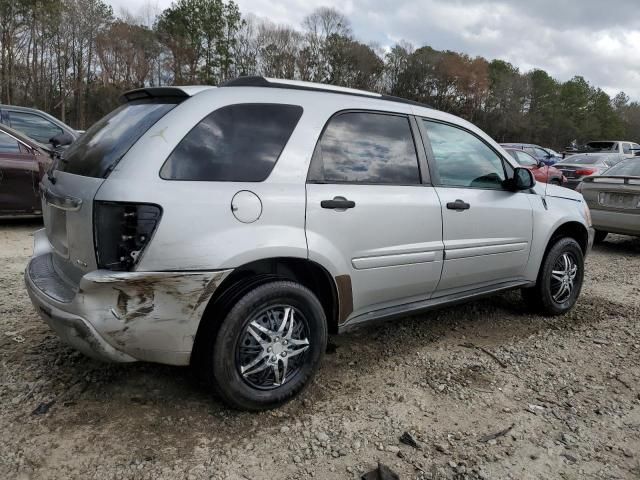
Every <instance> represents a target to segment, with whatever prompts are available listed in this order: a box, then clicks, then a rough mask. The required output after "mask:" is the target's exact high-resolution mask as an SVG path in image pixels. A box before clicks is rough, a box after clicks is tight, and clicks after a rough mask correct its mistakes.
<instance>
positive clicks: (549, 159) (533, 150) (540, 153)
mask: <svg viewBox="0 0 640 480" xmlns="http://www.w3.org/2000/svg"><path fill="white" fill-rule="evenodd" d="M500 145H502V146H503V147H504V148H517V149H518V150H523V151H525V152H527V153H528V154H529V155H531V156H532V157H533V158H535V159H536V160H539V161H541V162H543V163H544V164H545V165H553V164H555V163H556V162H557V161H559V160H561V159H562V157H561V156H559V155H558V156H556V155H557V154H555V155H554V153H555V152H554V153H551V152H550V151H548V150H546V149H544V148H542V147H541V146H540V145H534V144H531V143H501V144H500Z"/></svg>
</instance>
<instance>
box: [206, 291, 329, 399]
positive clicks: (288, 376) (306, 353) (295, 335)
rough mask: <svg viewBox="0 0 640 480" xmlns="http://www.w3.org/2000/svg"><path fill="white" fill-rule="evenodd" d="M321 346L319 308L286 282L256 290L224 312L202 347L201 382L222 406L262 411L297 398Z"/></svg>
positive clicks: (323, 327)
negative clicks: (211, 389)
mask: <svg viewBox="0 0 640 480" xmlns="http://www.w3.org/2000/svg"><path fill="white" fill-rule="evenodd" d="M326 343H327V322H326V318H325V314H324V310H323V308H322V305H321V304H320V302H319V301H318V299H317V298H316V296H315V295H314V294H313V293H312V292H311V291H310V290H309V289H307V288H305V287H303V286H302V285H300V284H297V283H295V282H290V281H275V282H271V283H267V284H265V285H261V286H259V287H257V288H255V289H254V290H251V291H250V292H248V293H247V294H246V295H244V296H243V297H242V298H241V299H240V300H239V301H238V302H237V303H236V304H235V305H234V306H233V307H232V308H231V310H230V311H229V314H228V315H227V316H226V318H225V319H224V320H223V322H222V325H221V326H220V329H219V330H218V332H217V335H216V336H215V338H211V339H208V340H207V341H206V345H205V346H204V348H205V352H204V356H205V361H204V362H203V368H205V369H206V372H205V373H206V377H207V379H208V380H209V381H210V382H211V384H212V385H213V386H214V387H215V389H216V390H217V391H218V393H219V394H220V396H221V397H222V399H223V400H224V401H225V403H227V404H228V405H230V406H232V407H234V408H238V409H242V410H265V409H269V408H274V407H277V406H280V405H282V404H283V403H285V402H287V401H289V400H291V399H292V398H293V397H294V396H296V395H297V394H298V393H300V392H301V391H302V390H303V389H304V387H305V386H306V385H307V384H308V382H309V380H310V379H311V378H312V377H313V375H314V374H315V373H316V371H317V369H318V367H319V365H320V360H321V359H322V355H323V353H324V351H325V349H326Z"/></svg>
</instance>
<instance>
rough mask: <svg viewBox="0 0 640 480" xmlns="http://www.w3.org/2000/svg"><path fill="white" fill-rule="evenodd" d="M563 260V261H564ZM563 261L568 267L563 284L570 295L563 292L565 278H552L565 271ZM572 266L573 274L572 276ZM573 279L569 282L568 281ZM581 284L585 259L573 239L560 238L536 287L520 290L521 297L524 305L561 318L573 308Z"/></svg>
mask: <svg viewBox="0 0 640 480" xmlns="http://www.w3.org/2000/svg"><path fill="white" fill-rule="evenodd" d="M565 256H566V257H565ZM565 258H567V259H568V261H569V263H570V267H569V269H567V272H568V273H567V276H568V277H569V278H568V279H566V280H565V281H566V282H570V283H571V288H570V290H569V292H567V291H566V288H565V290H564V291H562V292H561V290H562V281H561V280H560V279H559V277H560V278H564V277H565V276H564V274H553V272H554V271H556V272H563V271H564V270H565V260H564V259H565ZM573 266H575V273H574V274H572V273H571V271H573ZM571 277H572V278H571ZM583 280H584V256H583V253H582V249H581V248H580V245H578V242H576V241H575V240H574V239H573V238H568V237H564V238H559V239H557V240H556V241H555V243H554V244H553V245H552V246H551V248H550V249H549V251H548V252H547V254H546V255H545V257H544V260H543V261H542V265H541V266H540V272H539V273H538V280H537V282H536V285H535V287H532V288H527V289H523V290H522V297H523V299H524V300H525V302H526V303H527V304H528V305H529V306H531V307H533V308H534V309H535V310H538V311H540V312H541V313H543V314H546V315H552V316H554V315H562V314H563V313H566V312H568V311H569V310H571V309H572V308H573V306H574V305H575V303H576V301H577V299H578V296H579V295H580V290H581V289H582V283H583Z"/></svg>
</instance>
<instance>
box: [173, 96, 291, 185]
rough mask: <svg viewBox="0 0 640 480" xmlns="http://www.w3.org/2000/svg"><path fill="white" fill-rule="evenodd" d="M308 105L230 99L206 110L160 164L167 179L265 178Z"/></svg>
mask: <svg viewBox="0 0 640 480" xmlns="http://www.w3.org/2000/svg"><path fill="white" fill-rule="evenodd" d="M301 116H302V107H299V106H297V105H281V104H268V103H256V104H253V103H246V104H237V105H229V106H227V107H223V108H221V109H219V110H216V111H214V112H212V113H210V114H209V115H208V116H206V117H205V118H204V119H203V120H202V121H200V123H198V124H197V125H196V126H195V127H194V128H193V129H192V130H191V131H190V132H189V133H187V135H186V136H185V137H184V138H183V139H182V140H181V141H180V143H179V144H178V146H177V147H176V148H175V150H174V151H173V152H172V153H171V155H169V158H167V161H166V162H165V164H164V165H163V166H162V169H161V170H160V177H162V178H163V179H165V180H200V181H210V182H213V181H218V182H224V181H227V182H261V181H263V180H265V179H266V178H267V177H268V176H269V174H270V173H271V170H273V167H274V165H275V164H276V162H277V160H278V157H279V156H280V154H281V153H282V150H283V149H284V147H285V145H286V144H287V142H288V141H289V137H290V136H291V134H292V133H293V130H294V129H295V127H296V125H297V123H298V120H299V119H300V117H301Z"/></svg>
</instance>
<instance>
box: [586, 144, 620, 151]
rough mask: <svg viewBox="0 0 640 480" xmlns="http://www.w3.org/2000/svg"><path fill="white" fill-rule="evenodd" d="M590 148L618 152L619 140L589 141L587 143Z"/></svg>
mask: <svg viewBox="0 0 640 480" xmlns="http://www.w3.org/2000/svg"><path fill="white" fill-rule="evenodd" d="M586 147H587V149H588V150H598V151H601V152H616V151H618V143H617V142H589V143H587V145H586Z"/></svg>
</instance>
